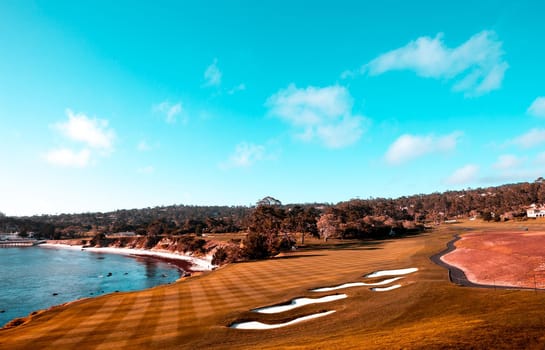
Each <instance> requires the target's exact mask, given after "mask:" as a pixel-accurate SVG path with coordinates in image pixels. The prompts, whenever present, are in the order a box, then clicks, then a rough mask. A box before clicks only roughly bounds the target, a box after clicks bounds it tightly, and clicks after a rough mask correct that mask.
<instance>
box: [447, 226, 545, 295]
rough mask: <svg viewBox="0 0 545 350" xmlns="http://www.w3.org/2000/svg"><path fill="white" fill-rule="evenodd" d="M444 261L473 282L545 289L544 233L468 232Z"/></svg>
mask: <svg viewBox="0 0 545 350" xmlns="http://www.w3.org/2000/svg"><path fill="white" fill-rule="evenodd" d="M441 260H443V261H444V262H446V263H447V264H450V265H454V266H456V267H458V268H459V269H461V270H463V271H464V272H465V274H466V276H467V279H468V280H469V281H471V282H473V283H477V284H487V285H496V286H513V287H526V288H542V289H545V232H482V233H472V234H467V235H464V236H462V238H461V239H460V240H459V241H457V242H456V249H455V250H454V251H452V252H450V253H448V254H446V255H444V256H443V257H442V258H441Z"/></svg>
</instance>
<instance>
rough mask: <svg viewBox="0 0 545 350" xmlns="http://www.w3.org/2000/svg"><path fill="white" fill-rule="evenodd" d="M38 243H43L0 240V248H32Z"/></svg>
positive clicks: (24, 240)
mask: <svg viewBox="0 0 545 350" xmlns="http://www.w3.org/2000/svg"><path fill="white" fill-rule="evenodd" d="M40 243H43V241H38V240H35V239H9V240H1V241H0V248H10V247H32V246H35V245H37V244H40Z"/></svg>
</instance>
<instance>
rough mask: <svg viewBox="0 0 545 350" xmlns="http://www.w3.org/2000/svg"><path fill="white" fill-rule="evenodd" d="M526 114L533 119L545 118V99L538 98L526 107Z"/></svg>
mask: <svg viewBox="0 0 545 350" xmlns="http://www.w3.org/2000/svg"><path fill="white" fill-rule="evenodd" d="M527 113H528V114H530V115H533V116H534V117H540V118H545V97H538V98H536V99H535V100H534V102H532V104H531V105H530V107H528V110H527Z"/></svg>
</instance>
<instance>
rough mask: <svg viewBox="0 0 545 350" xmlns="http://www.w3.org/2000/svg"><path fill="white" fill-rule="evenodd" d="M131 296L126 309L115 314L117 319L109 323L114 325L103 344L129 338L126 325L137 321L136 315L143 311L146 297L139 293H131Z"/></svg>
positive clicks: (104, 338)
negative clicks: (133, 320)
mask: <svg viewBox="0 0 545 350" xmlns="http://www.w3.org/2000/svg"><path fill="white" fill-rule="evenodd" d="M129 296H130V299H129V302H128V304H127V305H126V307H125V308H123V309H122V310H120V311H119V312H117V313H116V314H115V319H112V320H110V321H109V322H110V323H111V324H112V325H111V326H110V327H109V329H110V331H109V332H107V333H106V334H104V336H103V337H102V343H104V344H109V343H110V342H112V341H114V340H116V339H117V338H123V339H126V338H127V333H126V324H127V323H129V322H131V320H132V319H135V317H134V314H135V313H138V312H139V311H140V310H141V309H142V306H143V304H144V299H145V296H143V295H141V294H139V293H131V294H130V295H129ZM102 328H104V327H102Z"/></svg>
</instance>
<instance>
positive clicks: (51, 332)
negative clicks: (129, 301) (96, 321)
mask: <svg viewBox="0 0 545 350" xmlns="http://www.w3.org/2000/svg"><path fill="white" fill-rule="evenodd" d="M108 302H109V301H108V299H107V298H104V297H102V298H98V299H95V300H93V303H89V301H87V300H86V301H84V303H85V305H82V306H83V307H82V308H83V310H84V315H86V316H87V317H93V316H94V315H96V314H100V312H101V311H102V309H103V308H104V307H106V305H107V304H108ZM63 308H67V309H65V310H63V311H61V312H58V311H51V312H52V313H57V312H58V313H57V314H56V315H55V316H53V317H51V318H47V322H45V323H34V322H31V323H30V324H29V325H28V326H24V328H25V332H23V333H22V335H23V337H21V338H23V341H19V343H18V344H17V345H15V346H14V347H12V348H11V349H30V348H36V349H41V348H46V347H48V346H49V345H50V344H51V343H53V342H54V341H56V340H58V339H60V338H62V337H64V336H65V334H66V330H67V329H72V328H74V327H78V325H79V322H81V321H82V320H81V316H82V310H81V309H75V308H70V306H63Z"/></svg>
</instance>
